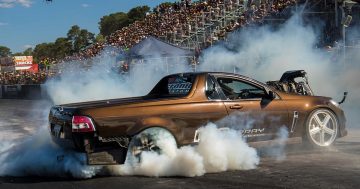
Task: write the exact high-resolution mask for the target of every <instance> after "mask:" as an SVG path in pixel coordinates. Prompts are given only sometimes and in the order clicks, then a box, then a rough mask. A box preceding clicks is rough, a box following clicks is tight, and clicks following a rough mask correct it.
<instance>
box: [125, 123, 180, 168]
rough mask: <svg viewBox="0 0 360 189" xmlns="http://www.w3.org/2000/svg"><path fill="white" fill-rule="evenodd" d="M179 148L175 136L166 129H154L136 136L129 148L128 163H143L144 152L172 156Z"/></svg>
mask: <svg viewBox="0 0 360 189" xmlns="http://www.w3.org/2000/svg"><path fill="white" fill-rule="evenodd" d="M176 148H177V145H176V140H175V138H174V136H173V135H172V134H171V133H170V132H169V131H168V130H166V129H163V128H160V127H152V128H149V129H146V130H144V131H142V132H140V133H139V134H137V135H135V136H134V137H133V138H132V140H131V142H130V144H129V148H128V153H127V158H126V159H127V161H131V162H133V163H138V162H141V157H142V154H143V152H153V153H157V154H159V155H160V154H165V155H168V156H172V155H173V154H175V150H176Z"/></svg>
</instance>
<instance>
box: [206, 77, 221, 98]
mask: <svg viewBox="0 0 360 189" xmlns="http://www.w3.org/2000/svg"><path fill="white" fill-rule="evenodd" d="M205 94H206V96H207V98H208V99H209V100H214V99H220V96H219V93H218V92H217V90H216V87H215V81H214V80H213V79H212V78H211V77H210V76H208V77H207V79H206V88H205Z"/></svg>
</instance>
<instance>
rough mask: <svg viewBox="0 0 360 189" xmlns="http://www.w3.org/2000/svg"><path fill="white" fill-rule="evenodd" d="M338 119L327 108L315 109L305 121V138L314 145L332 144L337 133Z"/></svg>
mask: <svg viewBox="0 0 360 189" xmlns="http://www.w3.org/2000/svg"><path fill="white" fill-rule="evenodd" d="M338 130H339V126H338V119H337V117H336V115H335V114H334V113H333V112H331V111H330V110H328V109H323V108H320V109H316V110H314V111H313V112H311V114H310V115H309V117H308V120H307V122H306V138H307V141H308V142H309V143H310V144H311V145H312V146H314V147H327V146H330V145H332V144H333V143H334V142H335V140H336V137H337V135H338Z"/></svg>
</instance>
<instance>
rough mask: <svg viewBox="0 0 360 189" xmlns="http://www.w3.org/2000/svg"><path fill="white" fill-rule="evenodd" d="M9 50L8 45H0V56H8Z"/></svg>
mask: <svg viewBox="0 0 360 189" xmlns="http://www.w3.org/2000/svg"><path fill="white" fill-rule="evenodd" d="M10 55H11V50H10V49H9V48H8V47H5V46H0V57H9V56H10Z"/></svg>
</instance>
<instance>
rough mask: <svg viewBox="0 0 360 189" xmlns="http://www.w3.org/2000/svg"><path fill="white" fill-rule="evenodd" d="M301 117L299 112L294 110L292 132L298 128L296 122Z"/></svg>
mask: <svg viewBox="0 0 360 189" xmlns="http://www.w3.org/2000/svg"><path fill="white" fill-rule="evenodd" d="M298 119H299V112H298V111H294V114H293V121H292V124H291V130H290V132H292V133H293V132H294V130H295V128H296V123H297V120H298Z"/></svg>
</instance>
